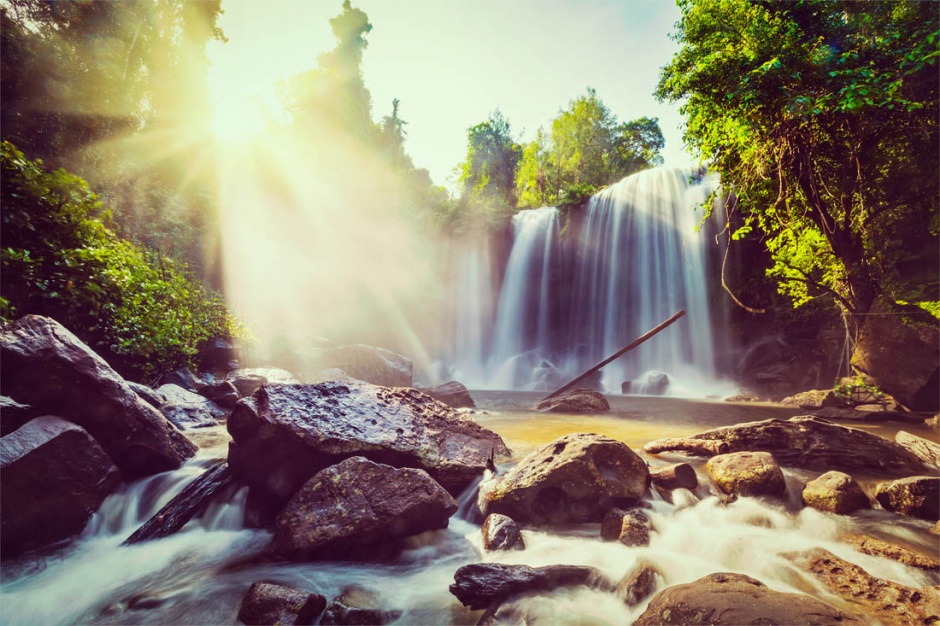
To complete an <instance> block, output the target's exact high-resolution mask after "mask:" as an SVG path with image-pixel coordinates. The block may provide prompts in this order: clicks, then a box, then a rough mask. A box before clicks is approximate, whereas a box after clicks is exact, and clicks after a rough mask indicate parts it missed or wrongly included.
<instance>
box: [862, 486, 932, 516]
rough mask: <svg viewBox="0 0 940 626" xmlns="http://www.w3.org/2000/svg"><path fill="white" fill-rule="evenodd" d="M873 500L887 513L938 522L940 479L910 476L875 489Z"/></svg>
mask: <svg viewBox="0 0 940 626" xmlns="http://www.w3.org/2000/svg"><path fill="white" fill-rule="evenodd" d="M875 498H876V499H877V500H878V503H879V504H880V505H881V506H883V507H884V508H886V509H887V510H889V511H894V512H895V513H900V514H901V515H910V516H912V517H919V518H920V519H925V520H928V521H931V522H934V521H937V520H940V477H938V476H910V477H908V478H901V479H900V480H894V481H891V482H889V483H879V484H878V486H877V487H875Z"/></svg>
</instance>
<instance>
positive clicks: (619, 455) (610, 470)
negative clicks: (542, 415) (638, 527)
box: [479, 433, 650, 524]
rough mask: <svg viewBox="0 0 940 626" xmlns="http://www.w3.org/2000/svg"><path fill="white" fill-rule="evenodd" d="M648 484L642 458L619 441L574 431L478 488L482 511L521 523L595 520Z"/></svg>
mask: <svg viewBox="0 0 940 626" xmlns="http://www.w3.org/2000/svg"><path fill="white" fill-rule="evenodd" d="M649 485H650V474H649V470H648V469H647V467H646V463H644V462H643V460H642V459H641V458H640V457H639V456H638V455H637V454H636V453H635V452H634V451H633V450H631V449H630V448H628V447H627V446H626V445H625V444H623V443H621V442H619V441H616V440H614V439H611V438H609V437H605V436H603V435H595V434H586V433H575V434H571V435H566V436H564V437H561V438H559V439H556V440H555V441H553V442H551V443H549V444H547V445H545V446H543V447H542V448H539V449H538V450H536V451H535V452H533V453H532V454H530V455H529V456H527V457H526V458H524V459H523V460H522V461H521V462H520V463H519V464H518V465H516V466H515V467H514V468H512V469H511V470H510V471H509V472H508V473H506V475H505V476H503V477H502V478H501V479H500V480H499V482H497V483H496V484H495V485H492V486H490V487H489V488H487V489H481V490H480V496H479V505H480V510H481V511H482V512H483V514H484V515H489V514H490V513H502V514H503V515H508V516H509V517H511V518H512V519H514V520H516V521H517V522H520V523H523V524H529V523H530V524H564V523H569V522H600V521H601V519H603V517H604V513H606V512H607V511H608V510H610V509H612V508H614V507H618V506H620V507H629V506H630V505H632V504H634V503H635V502H636V501H637V500H639V499H640V498H642V497H643V494H644V493H646V490H647V488H648V487H649Z"/></svg>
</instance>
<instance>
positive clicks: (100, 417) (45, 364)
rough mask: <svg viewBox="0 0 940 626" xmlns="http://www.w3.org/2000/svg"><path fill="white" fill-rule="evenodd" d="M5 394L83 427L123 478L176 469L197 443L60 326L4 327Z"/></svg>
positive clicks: (40, 320) (24, 323) (1, 383)
mask: <svg viewBox="0 0 940 626" xmlns="http://www.w3.org/2000/svg"><path fill="white" fill-rule="evenodd" d="M0 360H2V362H3V377H2V378H0V389H2V393H3V394H4V395H9V396H10V397H13V398H16V399H17V400H18V401H20V402H26V403H28V404H31V405H32V406H34V407H36V409H37V410H39V411H43V412H45V413H48V414H51V415H58V416H60V417H63V418H65V419H67V420H68V421H70V422H73V423H75V424H78V425H79V426H81V427H82V428H84V429H85V430H86V431H88V433H89V434H90V435H91V436H92V437H94V438H95V440H96V441H97V442H98V444H99V445H100V446H101V447H102V448H103V449H104V450H105V452H107V454H108V456H110V457H111V459H113V460H114V463H115V464H116V465H117V466H118V467H119V468H120V469H121V472H122V474H123V476H124V478H125V479H128V480H129V479H133V478H137V477H139V476H146V475H149V474H154V473H157V472H164V471H167V470H172V469H176V468H177V467H179V466H180V465H182V463H183V461H184V460H185V459H187V458H189V457H191V456H192V455H193V454H194V453H195V452H196V446H195V445H194V444H193V443H192V442H190V441H189V440H188V439H187V438H186V437H185V436H184V435H183V434H182V433H180V431H179V430H177V429H176V427H175V426H173V424H171V423H170V422H169V421H167V419H166V418H165V417H163V415H161V414H160V412H159V411H158V410H157V409H155V408H153V407H152V406H150V405H149V404H147V403H146V402H145V401H144V400H142V399H141V398H140V396H138V395H137V394H136V393H134V391H133V390H132V389H131V388H130V387H128V386H127V383H126V382H125V381H124V379H123V378H121V376H119V375H118V373H117V372H115V371H114V370H113V369H111V367H110V366H109V365H108V364H107V363H105V362H104V360H103V359H102V358H101V357H99V356H98V355H97V354H95V353H94V352H93V351H92V350H91V349H90V348H89V347H88V346H86V345H85V344H84V343H82V342H81V340H79V339H78V337H76V336H75V335H73V334H72V333H70V332H69V331H68V330H66V329H65V327H63V326H62V325H61V324H59V323H58V322H56V321H54V320H51V319H49V318H47V317H41V316H38V315H26V316H24V317H21V318H20V319H18V320H16V321H15V322H12V323H10V324H7V325H5V326H4V327H3V328H2V330H0Z"/></svg>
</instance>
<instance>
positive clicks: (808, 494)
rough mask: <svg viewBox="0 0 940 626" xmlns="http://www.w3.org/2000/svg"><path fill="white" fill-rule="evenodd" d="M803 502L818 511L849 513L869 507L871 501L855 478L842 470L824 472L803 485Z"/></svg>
mask: <svg viewBox="0 0 940 626" xmlns="http://www.w3.org/2000/svg"><path fill="white" fill-rule="evenodd" d="M803 504H805V505H806V506H808V507H812V508H814V509H818V510H820V511H826V512H828V513H837V514H839V515H849V514H850V513H854V512H855V511H857V510H859V509H870V508H871V502H870V501H869V500H868V496H866V495H865V492H864V491H862V488H861V487H860V486H859V484H858V483H857V482H855V479H853V478H852V477H851V476H849V475H848V474H846V473H844V472H836V471H832V472H826V473H825V474H823V475H822V476H820V477H819V478H816V479H814V480H811V481H809V482H808V483H806V486H805V487H803Z"/></svg>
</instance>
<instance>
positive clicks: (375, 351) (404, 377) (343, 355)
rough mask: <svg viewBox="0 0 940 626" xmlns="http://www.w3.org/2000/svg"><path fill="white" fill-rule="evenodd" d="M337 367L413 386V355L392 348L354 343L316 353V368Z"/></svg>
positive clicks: (362, 376) (371, 378)
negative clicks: (401, 353)
mask: <svg viewBox="0 0 940 626" xmlns="http://www.w3.org/2000/svg"><path fill="white" fill-rule="evenodd" d="M331 368H336V369H340V370H343V371H344V372H346V374H348V375H349V376H351V377H352V378H355V379H357V380H361V381H363V382H367V383H372V384H373V385H381V386H383V387H411V385H412V384H413V378H412V365H411V359H409V358H407V357H404V356H402V355H400V354H396V353H395V352H392V351H391V350H386V349H384V348H377V347H375V346H367V345H365V344H362V343H354V344H349V345H345V346H339V347H338V348H331V349H329V350H324V351H323V352H321V353H320V354H319V355H317V357H316V367H315V368H314V369H316V370H325V369H331Z"/></svg>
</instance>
